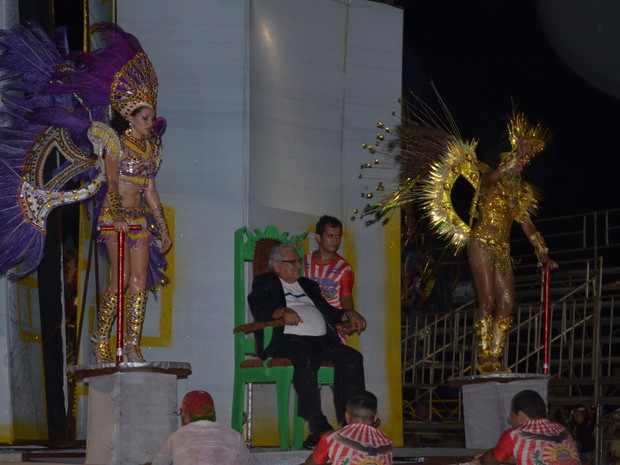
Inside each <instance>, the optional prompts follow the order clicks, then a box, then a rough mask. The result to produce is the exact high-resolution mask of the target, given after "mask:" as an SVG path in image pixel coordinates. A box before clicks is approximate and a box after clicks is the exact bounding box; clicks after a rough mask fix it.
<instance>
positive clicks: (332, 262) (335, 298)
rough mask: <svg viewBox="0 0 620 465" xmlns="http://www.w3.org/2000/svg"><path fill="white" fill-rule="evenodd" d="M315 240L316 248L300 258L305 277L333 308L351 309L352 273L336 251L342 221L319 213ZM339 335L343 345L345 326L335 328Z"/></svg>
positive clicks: (353, 308)
mask: <svg viewBox="0 0 620 465" xmlns="http://www.w3.org/2000/svg"><path fill="white" fill-rule="evenodd" d="M315 239H316V242H317V244H318V246H319V248H318V250H315V251H314V252H309V253H308V254H306V256H305V257H304V274H305V276H306V278H310V279H312V280H313V281H316V282H317V283H318V284H319V287H320V288H321V294H322V295H323V297H324V298H325V300H327V302H329V303H330V304H331V305H332V306H333V307H336V308H340V309H343V310H351V311H355V305H354V303H353V284H354V283H355V275H354V273H353V269H352V268H351V265H349V262H347V261H346V260H345V259H344V258H342V257H341V256H340V255H338V253H337V252H338V249H339V248H340V242H341V240H342V222H341V221H340V220H339V219H338V218H335V217H333V216H328V215H323V216H322V217H321V218H320V219H319V221H318V222H317V224H316V236H315ZM339 335H340V341H341V342H342V343H345V344H346V342H347V336H348V333H347V331H346V329H345V328H339Z"/></svg>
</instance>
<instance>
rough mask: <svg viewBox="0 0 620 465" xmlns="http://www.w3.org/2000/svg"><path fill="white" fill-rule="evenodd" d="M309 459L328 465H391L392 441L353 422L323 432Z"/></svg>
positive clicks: (376, 431)
mask: <svg viewBox="0 0 620 465" xmlns="http://www.w3.org/2000/svg"><path fill="white" fill-rule="evenodd" d="M312 459H313V460H314V461H315V462H316V463H318V464H324V463H327V461H328V460H329V463H330V464H331V465H392V441H391V439H390V438H388V437H387V436H386V435H385V434H384V433H383V432H381V431H379V430H378V429H377V428H375V427H373V426H371V425H365V424H362V423H353V424H350V425H347V426H345V427H343V428H340V429H339V430H337V431H331V432H329V433H325V434H324V435H323V436H322V437H321V440H320V441H319V444H318V445H317V446H316V448H315V449H314V452H313V453H312Z"/></svg>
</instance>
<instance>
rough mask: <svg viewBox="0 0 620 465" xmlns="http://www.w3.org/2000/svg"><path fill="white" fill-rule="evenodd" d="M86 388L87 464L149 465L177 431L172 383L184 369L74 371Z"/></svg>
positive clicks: (151, 366) (168, 365)
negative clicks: (87, 390) (86, 385)
mask: <svg viewBox="0 0 620 465" xmlns="http://www.w3.org/2000/svg"><path fill="white" fill-rule="evenodd" d="M73 371H74V373H75V374H76V377H79V376H80V374H81V375H82V376H81V378H82V379H84V382H85V383H87V384H88V385H89V397H88V429H87V440H86V463H88V464H110V465H142V464H144V463H147V462H150V461H151V459H152V458H153V455H154V454H155V453H156V452H157V451H158V450H159V448H160V447H161V446H162V444H163V443H164V441H165V440H166V438H167V437H168V436H169V435H170V434H171V433H172V432H174V431H175V430H176V429H177V428H178V427H179V417H178V416H177V415H176V411H177V399H178V397H177V378H179V377H187V375H188V374H189V373H190V372H191V367H190V365H189V364H188V363H183V364H179V363H172V362H154V363H148V362H147V363H123V364H120V365H118V366H116V365H115V364H104V365H81V366H79V367H76V369H75V370H73Z"/></svg>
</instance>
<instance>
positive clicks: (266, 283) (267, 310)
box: [248, 272, 346, 360]
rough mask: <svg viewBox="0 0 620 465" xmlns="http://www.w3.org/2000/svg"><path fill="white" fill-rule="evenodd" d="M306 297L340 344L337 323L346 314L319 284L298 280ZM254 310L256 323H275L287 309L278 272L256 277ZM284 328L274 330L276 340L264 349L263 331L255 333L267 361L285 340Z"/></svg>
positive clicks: (252, 299)
mask: <svg viewBox="0 0 620 465" xmlns="http://www.w3.org/2000/svg"><path fill="white" fill-rule="evenodd" d="M297 282H298V283H299V285H300V286H301V288H302V289H303V290H304V292H305V293H306V295H307V296H308V297H309V298H310V300H312V302H313V303H314V305H315V307H316V308H317V309H318V310H319V311H320V312H321V315H323V318H324V319H325V326H326V329H327V337H328V338H329V339H330V340H333V341H334V342H338V341H339V337H338V331H337V330H336V323H339V322H341V321H342V318H343V317H344V315H345V313H346V311H345V310H341V309H338V308H335V307H332V306H331V305H330V304H328V303H327V301H326V300H325V299H324V298H323V296H322V295H321V289H320V288H319V285H318V284H317V283H316V282H315V281H312V280H311V279H308V278H299V280H298V281H297ZM248 303H249V304H250V311H251V312H252V316H253V317H254V319H255V320H256V321H270V320H273V312H274V311H275V310H276V309H277V308H280V307H286V297H284V289H283V288H282V283H281V282H280V278H278V275H276V274H275V273H273V272H271V273H266V274H262V275H260V276H257V277H256V278H254V281H253V282H252V292H250V295H249V296H248ZM283 333H284V327H283V326H280V327H277V328H274V329H273V337H272V338H271V343H270V344H269V346H268V347H266V348H263V334H262V331H257V332H256V333H255V336H254V337H256V341H257V346H258V356H259V357H260V358H262V359H263V360H265V359H266V358H268V357H271V355H272V354H273V350H274V347H275V346H276V344H277V343H278V341H279V340H280V338H281V337H282V334H283Z"/></svg>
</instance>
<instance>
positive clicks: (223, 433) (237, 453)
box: [152, 420, 250, 465]
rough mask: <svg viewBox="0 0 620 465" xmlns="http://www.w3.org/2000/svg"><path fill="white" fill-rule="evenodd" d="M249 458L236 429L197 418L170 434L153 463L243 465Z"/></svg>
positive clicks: (166, 464) (155, 464)
mask: <svg viewBox="0 0 620 465" xmlns="http://www.w3.org/2000/svg"><path fill="white" fill-rule="evenodd" d="M249 460H250V452H249V451H248V448H247V445H246V443H245V440H244V439H243V437H242V436H241V435H240V434H239V433H238V432H237V431H235V430H233V429H231V428H229V427H228V426H224V425H220V424H218V423H214V422H212V421H208V420H200V421H194V422H192V423H189V424H187V425H185V426H183V427H181V428H179V429H178V430H176V431H175V432H174V433H172V434H171V435H170V436H169V437H168V439H166V442H165V443H164V445H163V446H162V448H161V449H160V450H159V452H157V454H155V456H154V457H153V461H152V465H172V464H174V465H246V464H247V463H248V461H249Z"/></svg>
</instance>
